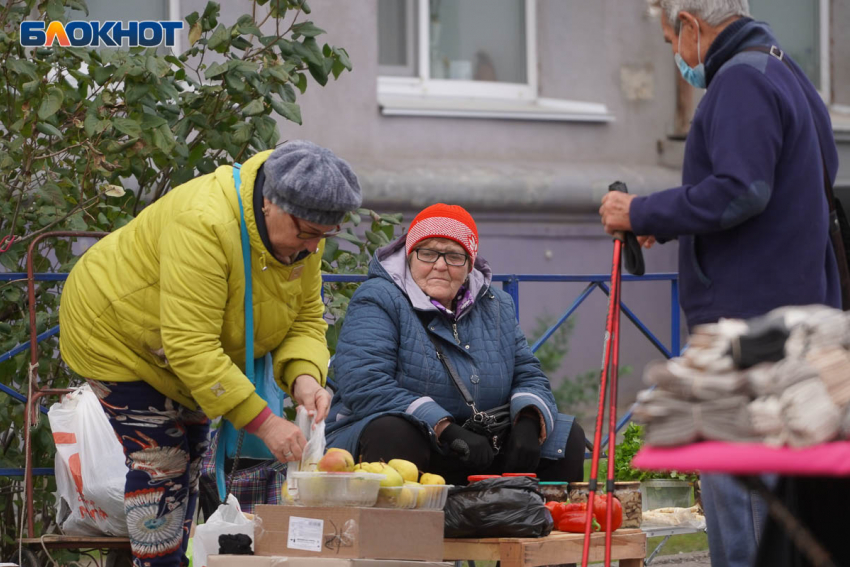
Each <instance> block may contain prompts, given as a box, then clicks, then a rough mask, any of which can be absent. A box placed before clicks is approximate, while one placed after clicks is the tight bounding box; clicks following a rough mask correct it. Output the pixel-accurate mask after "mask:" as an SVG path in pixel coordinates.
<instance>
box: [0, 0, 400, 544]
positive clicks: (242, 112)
mask: <svg viewBox="0 0 850 567" xmlns="http://www.w3.org/2000/svg"><path fill="white" fill-rule="evenodd" d="M3 4H4V5H3V6H2V7H0V53H2V55H0V58H2V59H0V65H2V69H0V98H2V99H4V103H5V104H4V105H3V111H2V112H0V129H2V131H3V135H2V136H0V237H2V236H5V235H10V234H11V235H15V236H16V237H17V238H18V240H17V241H16V242H15V244H14V245H13V246H12V247H11V249H10V250H9V251H8V252H5V253H0V264H2V266H3V268H4V269H5V270H7V271H10V272H20V271H24V269H25V265H24V261H25V258H24V256H25V253H26V247H27V245H28V244H29V243H30V242H31V241H32V239H33V238H35V237H36V236H38V235H39V234H43V233H45V232H48V231H55V230H75V231H111V230H114V229H117V228H120V227H121V226H123V225H125V224H126V223H127V222H129V221H130V220H131V219H132V218H133V217H134V216H135V215H136V214H137V213H138V212H139V211H140V210H141V209H142V208H143V207H144V206H146V205H147V204H150V203H152V202H154V201H156V200H157V199H158V198H160V197H161V196H162V195H164V194H165V193H166V192H168V191H169V190H170V189H171V188H173V187H175V186H177V185H179V184H181V183H183V182H185V181H188V180H190V179H192V178H194V177H196V176H198V175H202V174H206V173H210V172H212V171H213V170H214V169H215V168H216V167H218V166H219V165H222V164H229V163H232V162H234V161H243V160H244V159H246V158H248V157H250V156H251V155H252V154H254V153H256V152H258V151H262V150H267V149H272V148H274V147H275V146H276V145H278V144H279V143H280V141H281V133H280V128H279V126H278V121H277V119H276V117H283V118H284V119H285V120H287V121H289V122H292V123H296V124H300V123H301V110H300V107H299V105H298V98H299V97H300V96H302V95H304V94H305V92H306V90H307V88H308V84H309V83H310V82H311V81H310V80H309V79H308V77H312V79H313V82H315V83H318V84H319V85H321V86H325V85H326V84H327V83H328V80H329V78H330V77H334V78H337V77H339V75H340V74H341V73H343V72H345V71H346V70H348V71H350V70H351V68H352V65H351V62H350V60H349V57H348V54H347V52H346V50H345V49H344V48H341V47H336V46H333V45H330V44H326V43H325V44H320V43H319V39H318V38H320V36H322V35H323V34H324V33H325V32H324V31H323V30H322V29H320V28H319V27H317V25H315V24H314V23H313V22H312V21H310V20H309V19H308V15H309V14H310V6H309V4H308V3H307V1H305V0H255V1H254V2H253V3H252V5H251V9H250V13H248V14H244V15H242V16H240V17H239V18H238V19H237V20H236V21H235V22H222V21H220V20H219V18H220V7H219V4H217V3H215V2H209V3H208V4H207V5H206V8H205V9H204V10H203V12H202V13H199V12H194V13H192V14H189V15H188V16H187V17H186V23H187V24H188V30H189V33H188V36H189V45H188V48H187V49H186V50H185V51H184V52H183V53H164V52H163V51H162V50H161V49H156V48H149V49H145V48H130V49H126V48H125V49H117V48H114V49H109V48H105V49H89V48H62V47H58V46H57V47H52V48H37V49H29V48H24V47H22V46H21V44H20V40H19V30H20V23H21V22H22V21H23V20H30V19H33V18H37V19H40V20H44V21H46V22H49V21H52V20H59V21H63V22H64V21H67V18H66V15H67V14H68V13H69V11H70V10H71V9H73V10H82V11H84V12H86V13H88V11H87V8H86V6H85V2H83V1H82V0H77V1H74V0H40V1H37V0H9V1H7V2H4V3H3ZM284 123H285V122H284ZM364 217H365V218H366V219H368V220H369V225H368V226H366V227H362V228H366V230H365V231H362V230H358V231H357V233H356V234H359V235H363V238H365V240H361V236H357V235H356V234H355V231H354V230H352V229H351V228H348V229H347V230H346V232H345V233H344V234H342V235H340V237H339V242H336V241H334V240H331V241H329V242H328V245H327V248H326V251H325V255H324V261H323V268H324V269H325V270H326V271H328V272H341V273H363V272H365V269H366V265H367V263H368V260H369V256H370V254H371V253H372V252H373V251H374V250H375V248H376V247H377V246H379V245H380V244H383V243H385V242H388V241H389V240H390V239H391V238H392V237H393V230H394V228H395V227H396V226H397V225H398V224H399V223H400V222H401V216H400V215H378V214H376V213H374V212H372V211H367V210H365V209H364V210H360V211H358V212H357V213H355V214H352V215H350V216H349V218H348V219H347V221H350V223H351V224H353V225H355V226H356V225H360V224H361V219H362V218H364ZM342 242H344V243H345V244H344V245H343V246H342V247H340V245H339V244H340V243H342ZM81 249H82V248H81V247H80V246H75V245H74V243H73V242H71V241H69V240H64V239H50V240H45V241H43V242H42V243H41V244H40V245H39V246H38V248H37V250H36V251H35V254H34V267H35V271H36V272H47V271H61V272H67V271H68V270H70V268H71V267H72V266H73V265H74V262H75V261H76V260H77V257H78V254H79V251H80V250H81ZM354 287H355V286H353V285H351V284H334V285H329V286H328V287H327V288H326V292H327V293H326V296H325V298H326V301H327V303H328V313H329V316H330V318H331V319H332V321H333V322H334V324H333V325H332V326H331V329H330V330H329V333H328V338H329V340H330V342H331V345H332V347H333V346H334V345H335V344H336V334H337V332H338V330H339V324H340V320H341V317H342V314H343V313H344V309H345V306H346V305H347V301H348V298H349V297H350V295H351V293H353V289H354ZM25 289H26V288H25V284H24V283H23V282H20V281H18V282H8V283H5V284H0V354H2V353H5V352H8V351H9V350H11V349H12V348H13V347H15V346H16V345H18V344H21V343H24V342H27V341H28V340H29V331H30V328H29V318H28V313H27V309H28V303H27V297H26V293H25ZM60 291H61V284H58V283H56V282H40V283H38V284H37V285H36V307H37V310H38V315H37V317H36V330H37V332H38V333H42V332H44V331H46V330H48V329H50V328H52V327H54V326H55V325H57V324H58V306H59V293H60ZM29 356H30V355H29V352H26V351H25V352H23V353H21V354H19V355H17V356H15V357H13V358H11V359H10V360H7V361H5V362H3V363H0V383H2V384H4V385H6V386H9V387H11V388H12V389H14V390H16V391H18V392H26V386H27V373H28V368H29ZM38 374H39V378H40V384H41V385H42V386H48V387H54V388H64V387H68V386H69V385H73V384H75V383H77V380H78V378H77V377H75V376H73V375H72V373H71V372H70V371H69V370H68V369H67V367H65V366H64V365H63V364H62V363H61V361H60V359H59V352H58V340H57V338H56V337H53V338H51V339H48V340H45V341H43V342H42V343H41V344H40V345H39V360H38ZM0 396H2V402H0V468H6V467H8V468H23V466H24V448H23V434H22V432H23V428H24V419H23V418H24V415H23V414H24V406H23V404H21V403H19V402H17V401H13V400H12V399H11V398H9V397H8V396H6V395H5V394H2V393H0ZM54 401H55V398H54V399H49V400H48V399H45V400H44V402H43V403H44V404H45V405H48V404H50V403H53V402H54ZM32 453H33V457H34V465H35V466H36V467H52V466H53V455H54V446H53V442H52V438H51V434H50V431H49V428H48V426H47V419H46V417H45V416H43V415H42V416H41V420H40V422H39V424H38V427H37V428H36V429H35V430H34V431H33V451H32ZM22 486H23V482H22V478H8V477H0V532H2V540H0V559H5V558H9V557H11V554H12V552H13V549H16V548H17V546H16V545H15V544H14V539H15V537H17V531H18V526H19V521H20V510H21V509H22V507H23V502H22V500H21V489H22ZM55 489H56V486H55V482H54V479H53V477H37V478H36V481H35V494H33V495H32V498H33V501H34V504H35V510H36V517H35V520H36V533H37V534H38V535H40V534H43V533H48V532H53V531H55V529H56V526H55V522H54V521H53V509H52V508H53V502H54V499H53V496H52V494H51V493H52V492H53V491H54V490H55ZM57 557H58V555H57Z"/></svg>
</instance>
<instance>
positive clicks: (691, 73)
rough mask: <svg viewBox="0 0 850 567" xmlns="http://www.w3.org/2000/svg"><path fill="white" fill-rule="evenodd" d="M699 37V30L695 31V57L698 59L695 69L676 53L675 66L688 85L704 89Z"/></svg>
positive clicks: (680, 44) (703, 65) (680, 40)
mask: <svg viewBox="0 0 850 567" xmlns="http://www.w3.org/2000/svg"><path fill="white" fill-rule="evenodd" d="M678 51H679V52H681V51H682V31H681V30H680V31H679V49H678ZM700 52H701V49H700V37H699V29H697V57H698V58H699V65H697V66H696V67H691V66H690V65H688V64H687V63H686V62H685V60H684V59H682V56H681V55H679V53H676V65H678V66H679V72H680V73H681V74H682V78H684V79H685V80H686V81H687V82H688V83H690V84H691V85H693V86H695V87H696V88H698V89H704V88H706V85H705V64H704V63H703V62H702V56H701V55H700Z"/></svg>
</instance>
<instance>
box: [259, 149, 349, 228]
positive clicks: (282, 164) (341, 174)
mask: <svg viewBox="0 0 850 567" xmlns="http://www.w3.org/2000/svg"><path fill="white" fill-rule="evenodd" d="M263 170H264V172H265V175H266V181H265V183H264V184H263V196H264V197H265V198H266V199H268V200H269V201H271V202H272V203H274V204H275V205H277V206H278V207H280V208H281V209H283V210H284V211H286V212H287V213H289V214H291V215H293V216H296V217H298V218H300V219H304V220H306V221H309V222H314V223H316V224H327V225H331V224H340V223H341V222H342V221H343V219H344V218H345V213H347V212H349V211H353V210H354V209H357V208H358V207H360V203H361V202H362V201H363V199H362V197H361V195H360V184H359V183H358V182H357V176H356V175H354V171H352V169H351V166H350V165H348V163H347V162H346V161H345V160H342V159H340V158H338V157H337V156H336V155H334V153H333V152H332V151H330V150H328V149H325V148H322V147H320V146H317V145H316V144H314V143H312V142H306V141H304V140H293V141H291V142H287V143H285V144H284V145H282V146H281V147H279V148H277V149H276V150H275V151H273V152H272V154H271V155H270V156H269V158H268V159H267V160H266V162H265V164H264V165H263Z"/></svg>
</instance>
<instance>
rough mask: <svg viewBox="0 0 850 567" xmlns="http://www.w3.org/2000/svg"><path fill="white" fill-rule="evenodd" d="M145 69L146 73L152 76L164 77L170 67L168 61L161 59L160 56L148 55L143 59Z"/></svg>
mask: <svg viewBox="0 0 850 567" xmlns="http://www.w3.org/2000/svg"><path fill="white" fill-rule="evenodd" d="M145 69H147V70H148V73H150V74H151V75H153V76H154V77H158V78H159V77H164V76H165V75H167V74H168V72H169V71H170V70H171V67H170V66H169V65H168V63H167V62H166V61H165V60H164V59H162V58H161V57H154V56H153V55H148V57H147V59H146V60H145Z"/></svg>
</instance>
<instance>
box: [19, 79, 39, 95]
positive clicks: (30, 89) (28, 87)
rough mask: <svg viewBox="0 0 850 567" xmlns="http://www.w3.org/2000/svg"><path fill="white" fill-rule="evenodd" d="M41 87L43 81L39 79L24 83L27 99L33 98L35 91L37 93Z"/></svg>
mask: <svg viewBox="0 0 850 567" xmlns="http://www.w3.org/2000/svg"><path fill="white" fill-rule="evenodd" d="M40 86H41V81H39V80H38V79H36V80H34V81H29V82H27V83H24V85H23V90H24V96H25V97H31V96H33V95H35V91H37V90H38V87H40Z"/></svg>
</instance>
